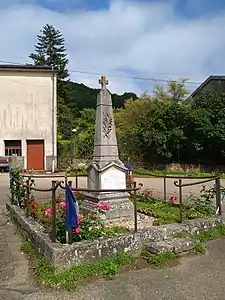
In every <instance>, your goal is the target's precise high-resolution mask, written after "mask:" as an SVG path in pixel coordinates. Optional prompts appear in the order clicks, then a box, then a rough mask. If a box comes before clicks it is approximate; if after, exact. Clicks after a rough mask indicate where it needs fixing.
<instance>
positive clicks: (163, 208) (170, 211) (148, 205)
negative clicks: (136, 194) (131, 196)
mask: <svg viewBox="0 0 225 300" xmlns="http://www.w3.org/2000/svg"><path fill="white" fill-rule="evenodd" d="M137 209H138V211H139V212H141V213H144V214H146V215H149V216H152V217H155V218H157V219H156V220H154V223H153V225H163V224H168V223H178V222H179V220H180V215H179V207H178V206H177V205H170V204H168V203H167V202H163V201H160V200H157V199H143V198H141V199H138V201H137Z"/></svg>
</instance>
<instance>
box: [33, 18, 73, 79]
mask: <svg viewBox="0 0 225 300" xmlns="http://www.w3.org/2000/svg"><path fill="white" fill-rule="evenodd" d="M37 39H38V42H37V45H36V46H35V53H31V54H30V56H29V57H30V58H31V59H32V60H33V61H34V64H35V65H42V66H43V65H46V66H52V67H57V68H58V79H59V80H65V79H66V78H67V77H68V76H69V73H68V70H67V69H66V66H67V64H68V59H67V54H66V53H65V52H66V49H65V40H64V38H63V36H62V34H61V33H60V31H59V30H58V29H55V28H54V27H53V26H52V25H49V24H47V25H45V26H44V27H43V29H42V30H41V34H38V35H37Z"/></svg>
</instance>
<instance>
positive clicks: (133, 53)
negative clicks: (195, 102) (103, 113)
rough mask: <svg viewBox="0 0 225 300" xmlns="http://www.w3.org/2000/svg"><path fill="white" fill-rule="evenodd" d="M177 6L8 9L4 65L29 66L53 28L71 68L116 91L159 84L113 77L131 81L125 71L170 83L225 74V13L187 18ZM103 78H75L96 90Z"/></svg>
mask: <svg viewBox="0 0 225 300" xmlns="http://www.w3.org/2000/svg"><path fill="white" fill-rule="evenodd" d="M11 1H12V0H11ZM12 2H13V1H12ZM14 2H16V1H14ZM172 3H175V1H171V2H169V1H167V4H165V3H162V2H158V4H157V2H155V3H154V4H153V3H145V4H144V3H142V4H141V2H140V1H138V0H137V1H136V2H135V1H125V0H123V1H122V0H121V1H119V0H118V1H117V0H115V1H112V2H111V4H110V7H109V9H108V10H102V11H101V10H99V11H72V12H70V13H57V12H53V11H49V10H47V9H44V8H41V7H40V6H32V5H30V6H27V5H19V4H18V5H14V6H10V7H7V8H2V9H0V28H1V33H0V36H1V48H0V60H6V61H15V62H20V63H22V62H25V61H26V60H27V57H28V55H29V54H30V52H32V51H33V45H34V44H35V43H36V35H37V34H38V33H39V30H40V29H41V28H42V27H43V25H45V24H46V23H50V24H53V25H54V26H56V27H57V28H59V29H60V31H61V32H62V33H63V34H64V37H65V39H66V47H67V49H68V55H69V60H70V64H69V68H70V69H72V70H84V71H90V72H93V73H100V72H101V73H104V74H106V75H108V77H109V80H110V82H111V84H110V86H109V89H110V90H111V91H112V92H121V93H122V92H125V91H135V92H137V93H140V92H143V91H145V90H148V89H149V90H151V88H152V85H154V82H150V81H149V82H148V81H146V82H144V81H138V80H134V79H130V80H129V79H120V78H116V77H113V76H111V77H110V75H121V76H126V75H128V76H131V74H130V72H129V73H127V72H125V71H121V70H123V69H132V70H135V73H136V74H137V75H136V76H138V77H149V78H152V77H153V78H166V79H167V78H169V77H174V75H173V74H179V76H178V77H180V76H188V77H189V78H190V80H192V81H197V82H200V81H202V80H204V79H205V78H206V77H207V76H208V75H210V74H211V73H213V74H221V73H222V72H223V71H224V69H225V60H224V49H225V36H224V34H223V31H222V30H221V28H224V27H225V12H223V11H221V12H220V14H217V15H216V16H214V17H212V16H211V17H205V18H204V17H202V18H199V19H195V20H193V19H192V20H188V19H184V18H183V19H182V18H181V17H178V16H177V15H175V13H174V11H173V5H172ZM165 73H166V74H165ZM170 74H171V75H170ZM134 76H135V74H134ZM98 77H99V76H97V75H96V76H95V75H85V74H79V73H74V72H72V73H71V78H72V79H74V80H76V81H78V82H83V83H84V84H87V85H90V86H92V87H97V86H98ZM140 83H141V84H140ZM195 87H196V86H195V85H190V86H189V88H190V89H193V88H195Z"/></svg>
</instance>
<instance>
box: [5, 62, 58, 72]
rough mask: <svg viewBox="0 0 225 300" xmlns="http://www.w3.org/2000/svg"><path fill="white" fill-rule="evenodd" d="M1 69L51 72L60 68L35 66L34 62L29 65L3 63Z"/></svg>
mask: <svg viewBox="0 0 225 300" xmlns="http://www.w3.org/2000/svg"><path fill="white" fill-rule="evenodd" d="M1 71H31V72H50V73H57V71H58V69H57V68H55V67H51V66H35V65H32V64H27V65H1V64H0V72H1Z"/></svg>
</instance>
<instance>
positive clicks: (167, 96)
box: [153, 78, 189, 103]
mask: <svg viewBox="0 0 225 300" xmlns="http://www.w3.org/2000/svg"><path fill="white" fill-rule="evenodd" d="M186 81H187V78H181V79H180V80H178V81H176V80H170V81H168V82H167V88H165V87H164V86H163V85H156V86H155V88H154V91H153V92H154V95H155V98H156V99H157V100H160V101H169V102H174V103H179V102H181V101H183V100H185V98H186V96H187V95H188V94H189V92H188V90H187V89H186V87H185V82H186Z"/></svg>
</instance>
